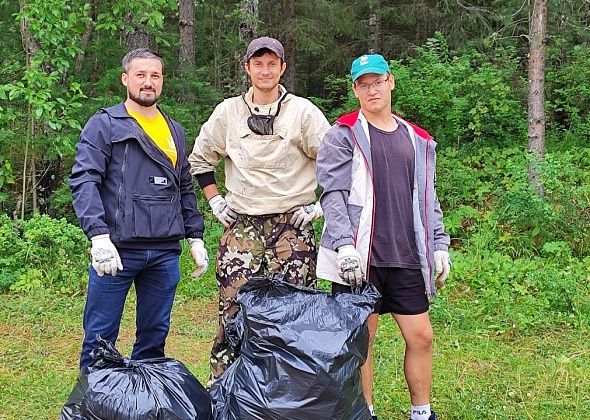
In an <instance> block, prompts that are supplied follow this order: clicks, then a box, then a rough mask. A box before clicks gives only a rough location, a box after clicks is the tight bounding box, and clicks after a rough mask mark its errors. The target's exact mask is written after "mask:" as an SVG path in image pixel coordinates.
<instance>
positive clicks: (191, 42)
mask: <svg viewBox="0 0 590 420" xmlns="http://www.w3.org/2000/svg"><path fill="white" fill-rule="evenodd" d="M178 11H179V17H178V26H179V32H180V48H179V51H178V62H179V66H180V71H181V72H182V73H186V72H187V71H188V70H190V69H191V68H193V67H194V66H195V0H180V2H179V5H178Z"/></svg>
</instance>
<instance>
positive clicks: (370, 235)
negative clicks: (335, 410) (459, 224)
mask: <svg viewBox="0 0 590 420" xmlns="http://www.w3.org/2000/svg"><path fill="white" fill-rule="evenodd" d="M351 76H352V90H353V92H354V94H355V96H356V97H357V98H358V100H359V102H360V106H361V107H360V110H357V111H355V112H352V113H350V114H347V115H344V116H342V117H341V118H339V119H338V120H337V121H336V123H335V124H334V126H333V127H332V128H331V129H330V131H328V133H327V134H326V136H325V137H324V141H323V142H322V144H321V146H320V149H319V151H318V158H317V176H318V183H319V184H320V186H321V187H322V189H323V194H322V197H321V200H320V201H321V206H322V208H323V210H324V219H325V224H324V231H323V233H322V238H321V241H320V250H319V253H318V263H317V274H318V277H320V278H325V279H328V280H331V281H332V282H333V283H332V291H333V292H334V293H346V292H350V291H351V287H360V286H362V283H363V280H365V279H366V281H368V282H370V283H372V284H374V285H375V286H376V287H377V289H378V290H379V292H380V293H381V295H382V298H381V300H380V301H379V302H378V303H377V305H376V307H375V311H374V313H373V314H372V315H371V316H370V317H369V320H368V326H369V337H370V342H369V354H368V358H367V362H366V363H365V365H364V366H363V367H362V368H361V373H362V381H363V391H364V394H365V398H366V399H367V403H368V405H369V409H370V410H371V414H372V416H373V420H375V419H376V418H377V417H376V415H375V412H374V410H373V402H372V385H373V384H372V383H373V365H372V358H371V348H372V345H373V342H374V339H375V333H376V330H377V321H378V316H379V315H380V314H385V313H391V314H392V315H393V317H394V319H395V321H396V322H397V324H398V326H399V328H400V331H401V333H402V336H403V337H404V340H405V344H406V350H405V358H404V373H405V377H406V382H407V384H408V389H409V392H410V398H411V403H412V404H411V409H410V418H411V419H412V420H435V419H436V414H435V413H434V411H431V409H430V402H429V401H430V386H431V379H432V340H433V333H432V326H431V324H430V318H429V315H428V307H429V299H430V298H431V297H432V296H434V295H435V293H436V288H435V283H436V284H438V285H439V286H442V284H443V283H444V281H445V280H446V278H447V276H448V275H449V271H450V267H451V263H450V259H449V252H448V247H449V244H450V240H449V236H448V235H447V234H445V232H444V225H443V220H442V212H441V209H440V204H439V202H438V199H437V197H436V191H435V187H434V179H435V167H434V165H435V162H436V155H435V148H436V143H435V142H434V140H433V138H432V136H431V135H430V134H428V133H427V132H426V131H425V130H423V129H422V128H420V127H417V126H416V125H414V124H412V123H410V122H408V121H406V120H404V119H402V118H401V117H399V116H397V115H394V114H392V113H391V94H392V91H393V89H394V86H395V82H394V77H393V75H392V74H391V72H390V69H389V65H388V64H387V62H386V61H385V59H384V58H383V57H382V56H381V55H379V54H370V55H363V56H361V57H359V58H357V59H356V60H354V61H353V63H352V68H351ZM435 273H437V274H436V278H435Z"/></svg>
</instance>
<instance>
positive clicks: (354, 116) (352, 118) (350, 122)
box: [336, 109, 434, 140]
mask: <svg viewBox="0 0 590 420" xmlns="http://www.w3.org/2000/svg"><path fill="white" fill-rule="evenodd" d="M360 112H361V110H360V109H357V110H356V111H353V112H351V113H349V114H346V115H343V116H341V117H340V118H338V119H337V120H336V124H338V125H345V126H347V127H350V128H352V127H354V125H355V124H356V122H357V121H358V119H359V114H360ZM391 115H393V116H394V117H395V118H399V119H400V120H404V119H403V118H402V117H400V116H399V115H396V114H393V113H392V114H391ZM404 121H406V122H407V123H408V124H410V125H411V126H412V128H414V130H415V131H416V134H418V135H419V136H420V137H422V138H424V139H426V140H433V139H434V137H432V136H431V135H430V134H429V133H428V131H426V130H424V129H423V128H422V127H419V126H417V125H416V124H413V123H411V122H410V121H407V120H404Z"/></svg>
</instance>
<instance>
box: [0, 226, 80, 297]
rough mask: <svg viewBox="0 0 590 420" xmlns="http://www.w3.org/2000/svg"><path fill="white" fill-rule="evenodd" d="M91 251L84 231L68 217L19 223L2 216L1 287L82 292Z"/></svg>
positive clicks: (15, 290)
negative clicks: (88, 252) (72, 223)
mask: <svg viewBox="0 0 590 420" xmlns="http://www.w3.org/2000/svg"><path fill="white" fill-rule="evenodd" d="M87 250H88V241H87V239H86V237H85V236H84V234H83V233H82V231H81V230H80V229H79V228H77V227H75V226H73V225H71V224H69V223H68V222H67V221H66V220H65V219H52V218H50V217H49V216H46V215H43V216H35V217H33V218H31V219H30V220H27V221H25V222H18V223H17V222H13V221H11V220H10V219H9V218H8V217H7V216H5V215H0V288H1V289H2V290H7V289H10V290H11V291H13V292H31V291H33V290H36V289H39V288H51V289H53V290H56V291H59V292H60V293H67V294H72V293H78V292H81V291H83V290H84V288H85V284H86V277H87V273H86V270H87V267H88V259H87V258H84V255H86V254H87Z"/></svg>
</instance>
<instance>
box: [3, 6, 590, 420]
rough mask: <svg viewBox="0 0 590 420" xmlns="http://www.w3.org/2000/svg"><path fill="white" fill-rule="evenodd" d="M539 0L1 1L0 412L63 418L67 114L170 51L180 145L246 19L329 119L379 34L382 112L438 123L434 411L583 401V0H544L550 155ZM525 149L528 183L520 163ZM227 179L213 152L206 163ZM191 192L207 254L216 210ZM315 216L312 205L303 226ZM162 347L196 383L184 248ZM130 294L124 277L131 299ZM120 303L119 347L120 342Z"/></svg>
mask: <svg viewBox="0 0 590 420" xmlns="http://www.w3.org/2000/svg"><path fill="white" fill-rule="evenodd" d="M533 5H534V4H533V1H532V0H471V1H469V0H465V1H463V0H438V1H435V0H415V1H406V0H400V1H395V2H393V1H384V0H367V1H352V0H334V1H326V0H315V1H311V0H298V1H294V0H281V1H266V0H241V1H229V0H212V1H194V0H190V1H188V0H180V1H173V0H153V1H149V2H148V1H140V0H125V1H121V0H104V1H98V0H19V1H16V0H0V48H1V53H0V289H1V294H0V332H1V334H0V390H1V391H2V392H0V418H6V419H13V418H35V419H37V418H56V417H57V416H58V413H59V410H60V407H61V404H62V403H63V402H64V401H65V399H66V398H67V395H68V394H69V391H70V389H71V387H72V386H73V383H74V380H75V377H76V374H77V372H76V366H77V353H78V351H79V345H80V341H81V337H82V331H81V313H82V308H83V302H84V293H85V285H86V277H87V275H86V270H87V266H88V262H89V254H88V249H89V241H88V240H87V239H86V238H85V237H84V235H83V234H82V232H81V231H80V229H79V228H78V225H77V222H76V219H75V216H74V214H73V211H72V206H71V195H70V192H69V189H68V187H67V185H66V180H67V177H68V175H69V171H70V169H71V166H72V159H73V155H74V151H75V144H76V141H77V138H78V135H79V133H80V129H81V127H82V126H83V125H84V123H85V122H86V121H87V119H88V118H89V117H90V116H91V115H92V114H93V113H95V112H96V111H97V110H98V108H100V107H102V106H108V105H112V104H114V103H117V102H119V101H121V100H122V99H123V97H124V89H123V87H122V86H121V84H120V73H121V68H120V60H121V57H122V56H123V55H124V54H125V52H126V51H128V50H129V49H131V48H134V47H138V46H150V47H152V48H154V49H155V50H157V51H158V52H159V53H160V54H161V55H162V56H163V57H164V60H165V63H166V67H165V74H166V79H165V85H164V93H163V95H162V99H161V104H162V107H163V108H164V109H165V110H166V112H167V113H168V114H170V115H171V116H172V117H173V118H175V119H176V120H178V121H179V122H180V123H182V125H183V126H184V127H185V128H186V131H187V139H188V140H189V142H190V143H191V145H192V142H193V141H194V138H195V137H196V135H197V133H198V130H199V128H200V125H201V124H202V123H203V122H204V121H205V120H206V119H207V118H208V116H209V115H210V113H211V111H212V109H213V108H214V106H215V105H216V104H217V103H218V102H219V101H221V100H222V98H224V97H227V96H230V95H234V94H237V93H239V92H241V91H242V90H243V89H244V86H245V85H244V83H245V75H244V72H243V70H242V68H241V66H240V60H241V57H242V55H243V53H244V50H245V47H246V45H247V43H248V42H249V40H250V39H252V38H253V37H255V36H262V35H270V36H274V37H276V38H278V39H280V40H281V41H282V42H283V43H284V45H285V48H286V60H287V72H286V74H285V75H284V77H283V82H284V84H285V85H286V86H287V87H288V88H289V90H291V91H292V92H294V93H296V94H298V95H302V96H306V97H309V98H310V99H311V100H313V101H314V102H315V103H316V104H317V105H318V106H319V107H320V108H321V109H322V110H323V111H324V112H325V114H326V116H327V117H328V119H329V120H330V121H333V120H334V119H335V118H336V117H338V116H339V115H341V114H343V113H345V112H347V111H350V110H353V109H355V108H356V107H357V106H358V104H357V103H356V101H355V99H354V97H353V96H352V95H351V94H350V79H349V77H348V71H349V66H350V63H351V61H352V59H354V58H355V57H356V56H358V55H360V54H362V53H366V52H371V51H374V52H379V53H382V54H383V55H384V56H385V57H386V58H389V59H391V68H392V71H393V73H394V75H395V77H396V89H395V91H394V95H393V100H394V105H393V108H394V110H395V112H397V113H399V114H400V115H402V116H404V117H406V118H407V119H409V120H411V121H413V122H415V123H417V124H419V125H421V126H422V127H425V128H426V129H427V130H428V131H429V132H431V133H432V134H433V135H434V136H435V138H436V140H437V142H438V149H437V150H438V162H437V166H438V172H437V184H436V185H437V192H438V196H439V199H440V201H441V205H442V207H443V211H444V213H445V225H446V229H447V231H448V232H449V234H450V235H451V237H452V249H451V254H452V259H453V269H452V273H451V277H450V279H449V280H448V284H447V286H446V287H445V289H444V290H443V291H442V292H441V294H440V295H439V296H438V297H437V298H436V299H435V301H434V302H433V306H432V311H431V316H432V319H433V322H434V327H435V331H436V343H435V381H434V396H435V397H434V401H433V404H434V407H435V409H436V410H437V411H438V412H439V413H441V416H440V417H441V418H442V419H455V418H468V419H469V418H478V419H483V418H515V419H517V418H518V419H521V418H531V419H536V418H551V419H560V418H563V419H572V418H574V419H575V418H587V417H588V414H590V409H589V408H588V407H590V392H588V390H590V368H589V367H588V366H590V346H589V345H588V340H587V337H588V332H590V293H589V286H588V282H589V280H590V234H589V231H590V145H589V144H588V140H589V139H590V115H589V113H590V30H589V25H590V1H588V0H549V1H548V2H547V4H546V6H547V21H546V30H547V38H546V47H545V49H544V57H545V60H546V61H545V68H544V70H543V72H544V77H545V90H544V93H545V101H544V107H545V123H546V131H545V133H546V137H545V144H544V146H545V153H544V155H542V156H541V159H540V160H536V159H535V156H533V155H532V154H531V153H529V152H528V151H527V127H528V117H527V88H528V76H527V72H528V57H529V51H530V40H531V37H530V36H529V34H530V22H531V14H532V10H533ZM533 161H534V163H535V165H536V166H535V168H536V170H537V171H538V175H539V178H538V179H539V181H540V184H541V186H542V190H541V191H540V190H539V188H538V185H534V184H532V183H531V181H530V176H529V173H528V169H530V166H531V163H532V162H533ZM217 176H218V179H219V181H220V183H221V182H222V181H223V171H222V168H220V170H219V171H218V173H217ZM197 193H198V196H199V204H200V207H201V209H202V211H203V212H204V213H205V216H206V229H207V232H206V244H207V247H208V249H209V255H210V258H211V260H213V256H214V255H215V250H216V246H217V241H218V238H219V235H220V233H221V226H220V225H219V223H217V221H216V220H215V218H214V217H212V215H211V213H210V210H209V208H208V206H207V203H206V201H205V200H204V198H203V197H202V195H201V194H200V193H199V192H197ZM316 228H317V229H320V228H321V222H320V223H318V225H317V226H316ZM181 263H182V281H181V284H180V286H179V290H178V297H177V304H176V306H175V312H174V319H173V330H172V332H171V336H170V340H169V345H168V353H169V354H170V355H171V356H172V357H176V358H178V359H180V360H182V361H184V362H185V363H186V364H187V365H188V366H189V368H191V370H193V372H194V373H195V374H196V375H197V376H198V377H199V379H201V380H202V381H204V380H205V379H206V376H207V359H208V351H209V347H210V343H211V338H212V337H213V331H214V328H215V323H216V302H215V296H216V293H217V290H216V285H215V278H214V269H213V265H214V264H211V266H210V268H209V271H208V273H207V274H206V275H205V276H204V278H201V279H197V280H195V279H192V278H191V277H190V272H191V271H192V269H193V265H192V262H191V260H190V257H188V256H187V254H186V252H185V253H183V255H182V259H181ZM131 299H132V300H133V297H131ZM132 334H133V311H132V305H128V311H127V312H126V315H125V321H124V327H123V329H122V337H121V340H120V344H119V345H120V346H121V350H122V352H123V353H126V354H128V353H129V345H130V343H131V342H132V341H133V337H132ZM376 352H377V353H376V360H377V386H376V391H375V392H376V397H375V400H376V407H377V410H378V411H379V414H380V415H381V417H382V418H385V419H394V418H404V417H405V414H404V413H405V410H406V409H407V406H408V403H407V396H406V391H405V384H404V383H403V372H402V370H401V358H402V352H403V345H402V340H401V338H400V337H399V335H398V334H397V332H396V328H395V326H394V325H393V324H392V322H391V321H390V320H388V319H384V320H383V322H382V329H381V330H380V335H379V337H378V341H377V350H376Z"/></svg>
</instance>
